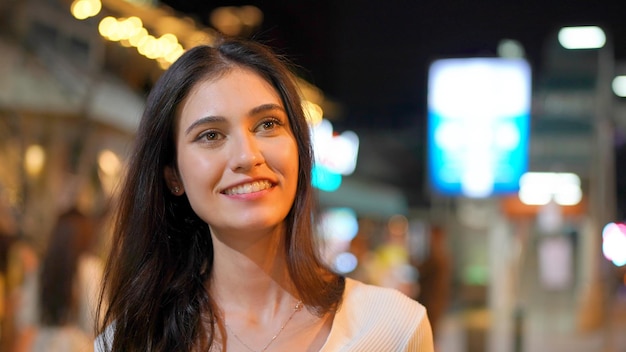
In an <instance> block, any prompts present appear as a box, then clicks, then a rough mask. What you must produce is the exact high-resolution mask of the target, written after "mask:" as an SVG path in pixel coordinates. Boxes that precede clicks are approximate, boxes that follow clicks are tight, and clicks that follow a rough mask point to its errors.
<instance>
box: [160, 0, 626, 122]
mask: <svg viewBox="0 0 626 352" xmlns="http://www.w3.org/2000/svg"><path fill="white" fill-rule="evenodd" d="M163 3H165V4H167V5H169V6H171V7H173V8H174V9H176V10H178V11H180V12H183V13H186V14H189V15H192V16H194V17H195V18H196V19H198V20H200V21H203V22H204V23H205V24H208V20H207V19H208V17H209V14H210V12H211V10H213V9H214V8H215V7H218V6H230V5H233V6H239V5H255V6H257V7H258V8H260V9H261V10H262V11H263V13H264V16H265V17H264V22H263V25H262V28H260V29H259V30H258V31H257V33H256V34H255V35H256V36H257V37H258V38H259V39H262V40H267V41H269V43H270V45H272V46H274V47H276V48H278V49H279V50H281V51H283V52H285V53H286V54H287V55H288V56H289V57H290V58H291V59H292V60H293V61H294V62H295V63H297V64H299V65H300V66H302V67H303V76H304V77H305V78H306V79H307V80H309V81H311V82H312V83H314V84H316V85H317V86H318V87H320V88H321V89H322V90H323V91H324V92H325V93H326V94H327V95H328V96H329V97H331V98H332V99H334V100H337V101H339V102H340V103H342V104H343V105H344V107H345V109H346V110H345V111H346V114H345V116H344V119H345V121H344V122H345V124H346V127H360V128H367V127H370V126H371V127H373V128H378V127H384V128H390V129H396V128H399V129H402V128H405V127H407V125H410V124H412V120H413V119H414V118H418V119H419V118H420V117H419V116H423V115H424V113H425V102H426V97H425V88H426V78H427V71H428V65H429V63H430V62H431V61H432V60H434V59H437V58H441V57H454V56H478V55H483V56H493V55H495V51H496V46H497V43H498V41H499V40H500V39H503V38H510V39H516V40H518V41H520V42H521V43H522V44H523V46H524V47H525V50H526V53H527V55H528V60H529V61H530V62H531V65H532V66H533V68H534V69H535V71H540V70H541V51H542V47H543V45H544V43H545V41H546V38H547V36H548V34H550V33H551V32H554V31H556V30H557V29H558V28H559V27H561V26H564V25H579V24H598V25H601V26H603V28H605V30H607V31H608V33H609V35H612V36H613V38H614V41H615V43H616V45H615V52H616V55H617V56H618V58H622V57H625V56H626V55H625V54H626V24H624V23H626V19H624V18H623V17H624V16H625V15H626V2H622V1H604V0H600V1H589V0H586V1H580V0H579V1H550V0H547V1H545V0H544V1H536V0H532V1H520V0H517V1H515V0H509V1H498V0H483V1H467V0H454V1H450V0H445V1H441V0H422V1H400V0H391V1H356V0H348V1H333V0H299V1H289V0H282V1H276V0H274V1H255V0H250V1H205V0H185V1H176V0H165V1H163ZM620 42H623V43H625V44H624V45H619V43H620Z"/></svg>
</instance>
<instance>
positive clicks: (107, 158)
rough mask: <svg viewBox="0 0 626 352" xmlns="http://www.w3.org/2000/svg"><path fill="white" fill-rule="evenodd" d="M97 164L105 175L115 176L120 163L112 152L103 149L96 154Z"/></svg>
mask: <svg viewBox="0 0 626 352" xmlns="http://www.w3.org/2000/svg"><path fill="white" fill-rule="evenodd" d="M98 166H99V167H100V170H102V172H104V173H105V174H106V175H107V176H116V175H117V174H118V173H119V171H120V169H121V166H122V163H121V162H120V159H119V157H118V156H117V155H116V154H115V153H114V152H112V151H110V150H108V149H105V150H103V151H101V152H100V154H99V155H98Z"/></svg>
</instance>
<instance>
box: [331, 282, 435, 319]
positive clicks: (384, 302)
mask: <svg viewBox="0 0 626 352" xmlns="http://www.w3.org/2000/svg"><path fill="white" fill-rule="evenodd" d="M342 305H346V306H347V307H346V308H355V309H358V312H359V314H363V315H369V316H372V318H376V317H379V318H384V317H386V316H391V315H393V318H394V319H398V318H400V317H407V318H409V319H413V320H416V321H419V320H420V319H422V318H423V317H425V316H426V308H424V306H423V305H422V304H420V303H419V302H418V301H416V300H414V299H412V298H409V297H407V296H406V295H405V294H403V293H401V292H400V291H398V290H396V289H392V288H387V287H381V286H375V285H369V284H365V283H363V282H361V281H357V280H353V279H349V278H348V279H346V291H345V294H344V301H343V303H342ZM378 314H382V316H381V315H378Z"/></svg>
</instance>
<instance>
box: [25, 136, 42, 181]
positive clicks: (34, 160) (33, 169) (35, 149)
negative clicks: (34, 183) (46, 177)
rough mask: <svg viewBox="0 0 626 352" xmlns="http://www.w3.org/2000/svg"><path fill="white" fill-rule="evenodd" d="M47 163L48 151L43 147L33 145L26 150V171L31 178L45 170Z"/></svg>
mask: <svg viewBox="0 0 626 352" xmlns="http://www.w3.org/2000/svg"><path fill="white" fill-rule="evenodd" d="M45 162H46V151H45V150H44V149H43V147H42V146H40V145H38V144H33V145H31V146H29V147H28V148H27V149H26V154H25V155H24V169H25V170H26V173H27V174H29V175H30V176H37V175H39V174H40V173H41V170H43V166H44V164H45Z"/></svg>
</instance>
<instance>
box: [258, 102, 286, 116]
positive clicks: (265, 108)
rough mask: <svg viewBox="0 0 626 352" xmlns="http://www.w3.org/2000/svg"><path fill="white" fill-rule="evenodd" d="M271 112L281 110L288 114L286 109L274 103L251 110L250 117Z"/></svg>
mask: <svg viewBox="0 0 626 352" xmlns="http://www.w3.org/2000/svg"><path fill="white" fill-rule="evenodd" d="M269 110H280V111H282V112H286V111H285V108H283V107H282V106H280V105H278V104H274V103H268V104H262V105H259V106H256V107H254V108H252V109H251V110H250V115H255V114H258V113H260V112H264V111H269Z"/></svg>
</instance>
